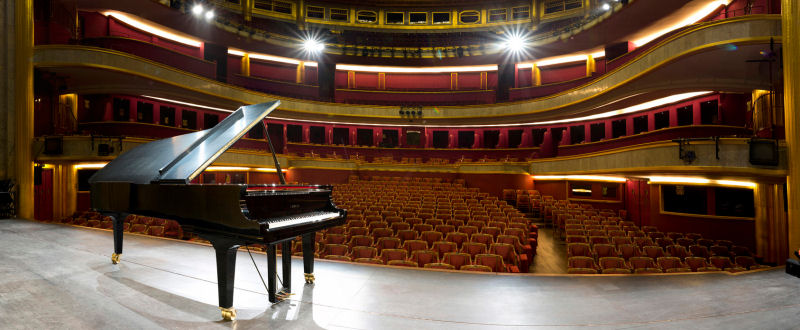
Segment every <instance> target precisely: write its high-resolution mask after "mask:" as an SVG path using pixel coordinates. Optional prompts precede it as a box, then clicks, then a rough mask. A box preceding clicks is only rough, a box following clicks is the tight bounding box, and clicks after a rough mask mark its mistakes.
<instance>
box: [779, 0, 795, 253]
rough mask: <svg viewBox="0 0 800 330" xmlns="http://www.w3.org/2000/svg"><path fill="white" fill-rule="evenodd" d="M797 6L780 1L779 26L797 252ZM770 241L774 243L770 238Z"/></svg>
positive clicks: (792, 0)
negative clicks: (780, 27) (780, 29)
mask: <svg viewBox="0 0 800 330" xmlns="http://www.w3.org/2000/svg"><path fill="white" fill-rule="evenodd" d="M798 17H800V3H798V2H797V1H796V0H782V1H781V25H782V27H783V28H782V32H783V33H782V41H783V109H784V117H785V124H786V126H785V129H786V147H787V161H786V164H787V165H786V166H787V169H788V172H789V175H788V176H787V178H786V185H787V199H788V206H789V207H788V208H789V215H788V217H787V218H788V219H789V226H788V234H789V246H788V247H787V248H788V249H789V251H796V250H797V249H800V219H797V217H798V216H800V146H799V145H798V144H797V141H798V139H800V115H798V113H797V111H799V110H800V109H798V99H797V97H798V96H800V21H798ZM772 239H776V238H775V237H773V238H772Z"/></svg>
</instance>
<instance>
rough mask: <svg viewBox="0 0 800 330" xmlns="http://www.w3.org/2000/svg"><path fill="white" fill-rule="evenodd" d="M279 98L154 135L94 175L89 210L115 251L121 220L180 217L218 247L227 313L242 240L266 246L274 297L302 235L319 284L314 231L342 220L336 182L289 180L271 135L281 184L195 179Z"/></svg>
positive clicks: (231, 312)
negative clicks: (194, 128)
mask: <svg viewBox="0 0 800 330" xmlns="http://www.w3.org/2000/svg"><path fill="white" fill-rule="evenodd" d="M278 104H280V101H273V102H268V103H262V104H256V105H249V106H243V107H240V108H239V109H238V110H236V111H235V112H233V113H232V114H231V115H230V116H228V117H227V118H225V119H224V120H223V121H221V122H220V123H219V124H217V125H216V126H214V127H213V128H210V129H207V130H203V131H198V132H194V133H189V134H183V135H179V136H175V137H172V138H167V139H163V140H158V141H153V142H150V143H147V144H144V145H141V146H138V147H136V148H134V149H131V150H129V151H128V152H126V153H124V154H122V155H120V156H119V157H117V158H116V159H114V160H113V161H112V162H110V163H108V165H106V166H105V167H104V168H103V169H101V170H99V171H98V172H97V173H96V174H95V175H94V176H92V177H91V178H90V179H89V183H90V184H91V201H92V208H93V209H95V210H96V211H98V212H101V213H103V214H105V215H108V216H111V217H112V218H113V219H114V221H113V223H114V253H113V254H112V257H111V260H112V262H113V263H115V264H116V263H119V262H120V257H121V255H122V238H123V235H122V233H123V219H124V218H125V216H126V215H127V214H139V215H147V216H154V217H161V218H166V219H174V220H176V221H178V222H179V223H180V224H181V226H182V227H183V228H184V230H187V231H191V232H193V233H195V234H197V235H199V236H200V237H202V238H204V239H207V240H208V241H210V242H211V244H212V245H213V247H214V250H215V252H216V260H217V282H218V290H219V307H220V310H221V311H222V318H223V319H225V320H232V319H234V318H235V317H236V310H235V309H234V308H233V284H234V270H235V268H236V267H235V265H236V252H237V250H238V248H239V247H240V246H247V245H250V244H264V245H266V252H267V261H268V263H267V277H268V280H267V283H268V296H269V301H270V302H273V303H274V302H278V301H279V300H280V299H281V298H282V297H285V296H286V294H288V293H289V292H290V291H291V241H292V240H293V239H295V238H296V237H298V236H301V237H302V248H303V268H304V273H305V280H306V283H313V282H314V274H313V273H314V246H315V241H314V237H315V232H316V231H318V230H321V229H324V228H328V227H332V226H338V225H341V224H343V223H344V218H345V215H346V213H345V211H344V210H341V209H338V208H336V206H335V205H334V204H333V202H332V201H331V187H330V186H317V185H287V184H286V181H285V179H284V178H283V174H282V173H281V169H280V164H279V163H278V161H277V158H276V157H275V152H274V149H273V147H272V143H271V141H269V135H267V142H268V145H269V147H270V150H271V151H272V154H273V161H274V163H275V166H276V170H277V173H278V177H279V179H280V182H281V184H280V185H244V184H192V183H191V181H192V180H193V179H194V178H195V177H197V175H199V174H200V173H201V172H202V171H203V170H205V169H206V168H207V167H208V166H209V165H210V164H211V163H213V162H214V160H216V159H217V158H218V157H219V156H220V155H222V153H224V152H225V151H226V150H227V149H228V148H230V147H231V146H232V145H233V144H234V143H235V142H236V141H237V140H239V139H240V138H241V137H242V136H243V135H244V134H246V133H247V132H248V131H250V129H251V128H253V127H254V126H255V125H263V119H264V118H265V117H266V116H267V115H268V114H269V113H270V112H271V111H272V110H274V109H275V108H276V107H277V106H278ZM277 244H282V247H281V248H282V251H283V252H282V257H281V258H282V261H283V265H282V266H283V269H282V270H283V288H282V290H281V291H280V292H278V293H276V292H277V288H276V283H275V278H276V275H277V272H276V269H277V264H276V245H277Z"/></svg>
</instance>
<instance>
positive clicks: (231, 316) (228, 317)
mask: <svg viewBox="0 0 800 330" xmlns="http://www.w3.org/2000/svg"><path fill="white" fill-rule="evenodd" d="M219 310H220V311H222V320H223V321H233V320H235V319H236V310H235V309H233V307H231V308H224V307H220V308H219Z"/></svg>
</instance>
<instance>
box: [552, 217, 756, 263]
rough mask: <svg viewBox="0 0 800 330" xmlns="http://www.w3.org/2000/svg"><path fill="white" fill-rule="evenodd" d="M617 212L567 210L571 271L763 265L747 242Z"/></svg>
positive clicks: (566, 232) (565, 230) (566, 226)
mask: <svg viewBox="0 0 800 330" xmlns="http://www.w3.org/2000/svg"><path fill="white" fill-rule="evenodd" d="M620 219H621V218H619V217H609V218H606V219H605V220H602V221H601V220H600V219H598V218H596V217H592V218H587V217H585V216H580V217H579V218H574V217H570V216H567V217H566V218H565V219H564V223H565V224H564V230H563V232H564V234H565V235H566V243H567V258H568V267H569V268H568V273H570V274H595V273H598V272H601V273H603V274H630V273H637V274H640V273H675V272H706V271H729V272H741V271H746V270H753V269H759V268H764V267H765V266H762V265H759V264H758V263H757V262H756V261H755V258H754V257H753V255H752V253H751V252H750V251H749V249H748V248H747V247H744V246H736V245H733V243H732V242H731V241H728V240H711V239H704V238H703V237H702V235H700V234H697V233H688V234H683V233H677V232H668V233H663V232H660V231H658V228H656V227H654V226H644V227H642V228H641V229H640V228H639V227H638V226H636V225H635V224H634V223H633V222H630V221H619V220H620Z"/></svg>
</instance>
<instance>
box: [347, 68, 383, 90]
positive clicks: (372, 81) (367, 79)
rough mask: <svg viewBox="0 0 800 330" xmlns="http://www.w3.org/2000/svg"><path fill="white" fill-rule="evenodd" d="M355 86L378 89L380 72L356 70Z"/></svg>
mask: <svg viewBox="0 0 800 330" xmlns="http://www.w3.org/2000/svg"><path fill="white" fill-rule="evenodd" d="M345 82H347V80H345ZM353 88H357V89H378V74H377V73H375V72H356V85H355V86H353Z"/></svg>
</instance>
